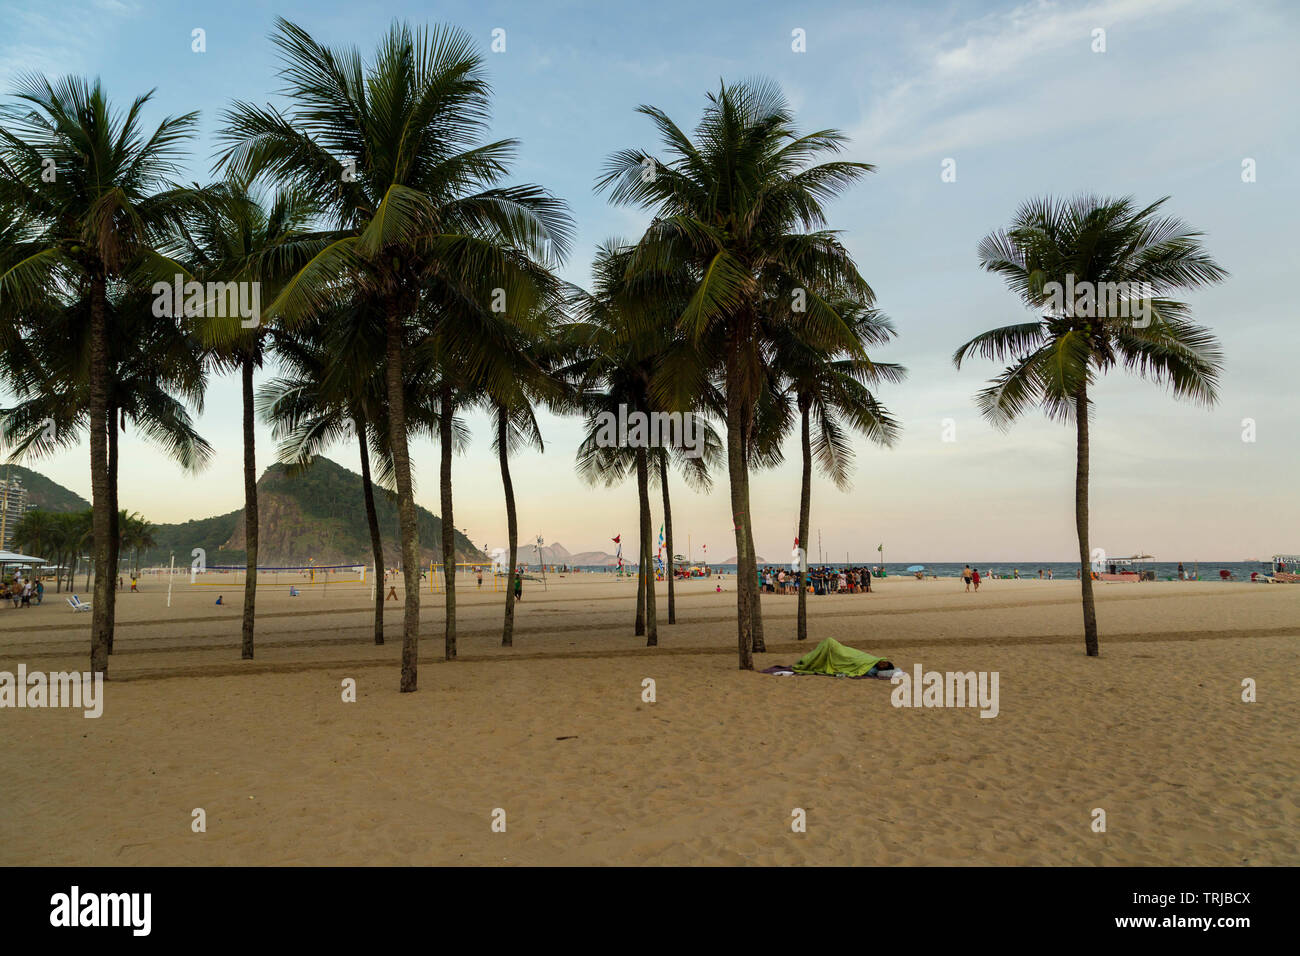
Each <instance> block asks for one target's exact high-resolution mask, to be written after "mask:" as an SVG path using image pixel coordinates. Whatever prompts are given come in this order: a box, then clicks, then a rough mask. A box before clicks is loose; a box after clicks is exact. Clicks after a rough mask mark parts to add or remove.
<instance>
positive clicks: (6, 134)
mask: <svg viewBox="0 0 1300 956" xmlns="http://www.w3.org/2000/svg"><path fill="white" fill-rule="evenodd" d="M151 95H152V94H145V95H144V96H139V97H136V98H135V99H134V100H133V101H132V103H131V105H130V107H129V108H128V109H127V110H126V112H125V113H124V114H123V113H119V112H117V111H115V110H114V109H113V107H112V104H111V103H110V101H109V98H108V96H107V95H106V94H105V92H104V90H103V87H102V86H101V85H100V83H99V81H98V80H96V81H94V82H93V83H91V82H90V81H87V80H85V79H82V78H78V77H65V78H63V79H60V80H58V81H57V82H54V83H51V82H50V81H49V80H47V79H45V78H44V77H41V76H36V75H29V76H27V77H25V78H24V79H22V80H21V81H20V82H19V84H18V87H17V90H16V91H15V97H16V99H17V102H16V103H14V104H11V105H8V106H6V107H4V108H3V110H0V208H9V209H11V210H18V211H19V212H20V215H21V217H22V219H23V221H24V222H25V223H27V224H28V225H29V227H30V229H31V234H30V235H28V236H24V237H21V238H20V240H19V241H18V243H17V244H16V245H15V246H14V247H13V248H11V249H10V250H9V251H8V254H6V255H5V256H4V258H5V260H6V265H5V268H4V271H3V272H0V313H3V312H6V311H8V310H9V308H11V307H18V308H22V307H23V306H24V305H25V304H29V303H33V302H37V301H39V300H40V299H41V298H43V297H44V295H45V294H46V293H45V290H46V289H49V288H57V289H64V290H77V296H81V295H84V296H85V297H86V298H87V299H88V303H89V308H90V336H89V341H90V363H89V370H88V376H87V377H88V395H87V399H88V410H87V413H88V417H89V429H90V477H91V495H92V502H93V514H94V522H95V536H94V537H95V558H94V561H95V568H96V578H95V595H94V600H93V602H92V603H93V604H94V609H93V611H92V612H91V613H92V622H91V655H90V656H91V670H92V671H93V672H95V673H104V674H106V673H107V672H108V653H109V647H110V645H111V642H112V634H113V611H114V602H115V597H114V591H113V586H112V579H111V577H110V573H111V561H112V557H113V552H112V548H113V541H114V539H115V534H114V532H113V525H114V521H115V517H116V513H117V502H116V495H115V494H114V488H113V487H112V484H111V479H110V461H109V458H110V447H109V445H110V433H111V432H112V428H111V427H110V425H111V423H110V415H109V387H110V380H109V373H110V368H109V365H110V358H109V356H110V342H111V341H112V340H113V339H114V338H115V337H116V336H115V335H114V334H113V333H112V332H111V331H110V328H109V325H110V321H109V314H108V313H109V310H108V300H109V288H110V286H111V285H113V284H114V283H117V282H121V281H123V280H124V279H125V278H126V277H127V276H128V274H130V273H132V272H136V273H144V274H148V275H149V276H151V277H156V276H166V275H171V274H174V273H175V272H176V271H179V269H178V268H177V267H176V266H175V264H174V263H172V262H170V261H168V260H166V259H165V257H163V256H161V255H160V254H159V250H160V249H163V248H165V247H166V243H167V242H168V237H169V236H170V235H172V234H173V231H174V229H175V228H176V227H177V225H178V224H179V222H180V221H181V220H182V219H183V218H184V216H185V215H186V213H187V212H188V211H190V210H191V209H192V208H194V206H195V204H196V202H197V199H196V196H195V194H194V192H193V191H192V190H187V189H180V188H176V187H173V186H171V185H170V183H169V182H168V180H169V179H170V177H172V176H174V175H175V174H176V173H177V172H178V163H179V161H180V159H181V156H182V147H183V145H184V143H185V141H186V140H187V139H189V138H190V137H191V136H192V135H193V133H194V129H195V125H196V114H194V113H187V114H185V115H184V116H179V117H169V118H167V119H164V120H163V121H162V122H161V123H159V124H158V126H157V127H156V128H155V129H154V131H153V132H152V133H150V134H146V133H145V131H144V129H143V128H142V125H141V118H142V117H141V114H142V112H143V110H144V108H145V106H146V105H147V104H148V102H149V99H150V97H151ZM51 170H53V171H54V175H53V176H50V175H48V173H49V172H50V171H51Z"/></svg>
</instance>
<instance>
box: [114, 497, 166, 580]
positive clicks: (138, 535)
mask: <svg viewBox="0 0 1300 956" xmlns="http://www.w3.org/2000/svg"><path fill="white" fill-rule="evenodd" d="M118 526H119V527H120V528H121V529H122V542H121V544H122V547H124V548H130V549H132V550H133V551H134V552H135V560H134V561H133V562H132V568H133V569H134V573H135V574H137V575H138V574H139V573H140V550H141V549H142V548H143V549H146V550H147V549H149V548H152V547H154V546H155V545H156V544H157V542H156V541H155V540H154V536H153V533H154V531H156V530H157V529H156V528H155V527H154V526H153V525H152V524H150V523H149V522H148V521H146V520H145V519H144V516H143V515H141V514H139V513H138V512H134V511H132V512H128V511H123V512H122V513H121V515H120V516H119V520H118Z"/></svg>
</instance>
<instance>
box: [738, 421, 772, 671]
mask: <svg viewBox="0 0 1300 956" xmlns="http://www.w3.org/2000/svg"><path fill="white" fill-rule="evenodd" d="M741 420H742V422H743V423H744V432H743V434H744V441H743V442H742V443H741V450H742V454H743V456H744V467H743V469H742V471H743V476H744V479H745V510H744V513H743V514H742V516H741V520H742V522H743V523H744V525H745V542H746V544H747V545H748V547H749V566H750V568H752V569H753V572H754V573H753V574H752V575H750V578H749V595H750V597H749V599H750V605H749V618H750V634H751V635H752V638H751V640H752V644H751V646H752V648H753V651H754V653H755V654H765V653H767V644H766V642H764V640H763V599H762V589H761V588H760V587H759V585H758V550H757V546H756V545H755V544H754V520H753V518H752V517H751V515H750V511H749V448H750V446H751V444H752V442H753V440H754V406H753V404H752V403H750V404H748V405H747V406H746V408H745V414H744V417H743V418H742V419H741Z"/></svg>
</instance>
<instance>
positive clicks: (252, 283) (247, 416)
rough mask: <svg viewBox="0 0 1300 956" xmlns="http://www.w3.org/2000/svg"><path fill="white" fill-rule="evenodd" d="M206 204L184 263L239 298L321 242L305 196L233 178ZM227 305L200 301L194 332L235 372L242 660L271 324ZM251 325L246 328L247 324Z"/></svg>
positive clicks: (265, 290)
mask: <svg viewBox="0 0 1300 956" xmlns="http://www.w3.org/2000/svg"><path fill="white" fill-rule="evenodd" d="M208 194H209V197H210V200H209V203H208V204H207V205H206V206H205V207H204V208H203V209H201V210H200V211H199V212H198V214H197V215H195V216H194V217H193V220H192V222H191V223H190V227H189V230H188V238H189V246H188V252H189V257H190V260H191V261H192V262H193V264H194V270H195V272H196V273H197V275H198V276H199V278H200V279H201V280H207V281H208V282H219V283H233V284H235V285H236V286H243V287H245V288H248V289H249V290H250V293H251V290H257V292H258V294H257V296H256V297H254V296H253V295H251V294H241V299H243V300H246V301H249V302H251V303H254V304H256V303H258V302H259V300H260V298H261V296H262V295H266V296H267V298H271V297H272V296H274V295H275V294H276V292H278V291H279V289H280V287H281V286H282V285H283V282H284V280H285V279H286V278H288V277H289V276H290V275H292V274H293V273H294V272H296V271H297V270H298V269H299V268H301V266H302V265H304V264H305V263H306V262H307V261H308V260H309V259H310V257H311V253H312V252H314V251H316V248H317V247H318V246H319V243H320V239H319V237H318V236H315V235H313V234H310V233H308V232H307V225H308V223H309V222H310V221H311V219H312V217H313V216H314V215H315V212H316V206H315V203H314V202H312V201H311V200H310V199H309V198H308V197H307V195H306V194H305V193H303V192H301V191H299V190H294V189H290V190H285V191H281V192H278V193H276V194H275V196H274V197H272V198H271V199H269V200H268V199H265V198H263V197H262V196H260V195H258V194H257V192H256V191H255V190H254V189H253V187H252V181H251V178H248V177H247V176H245V177H244V178H239V177H231V178H229V179H228V180H227V181H226V182H223V183H218V184H216V185H215V186H212V187H210V188H209V190H208ZM227 305H228V303H218V302H206V303H205V307H204V310H203V315H201V316H198V317H197V318H198V320H199V322H198V324H199V328H200V331H201V334H202V337H203V340H204V344H205V346H206V347H207V348H208V350H209V356H210V358H211V360H212V362H213V364H214V365H215V366H216V367H217V368H219V369H220V368H232V367H233V368H235V369H237V370H238V371H239V380H240V386H241V392H242V399H243V401H242V408H243V416H242V418H243V432H244V436H243V437H244V541H245V544H244V549H245V554H246V559H245V573H244V608H243V621H242V627H241V641H240V655H239V656H240V657H241V658H242V659H244V660H251V659H252V658H253V651H254V643H253V631H254V624H255V622H256V619H257V544H258V507H257V449H256V432H255V430H254V392H253V373H254V372H255V371H256V370H257V369H259V368H261V367H262V364H263V362H264V361H265V358H266V356H265V352H266V343H267V340H268V336H269V332H270V326H269V325H264V324H262V321H261V315H260V314H257V315H254V316H252V317H251V319H245V318H244V317H243V316H242V315H240V314H232V311H233V310H230V309H229V308H228V307H226V306H227ZM250 322H251V325H250V324H249V323H250Z"/></svg>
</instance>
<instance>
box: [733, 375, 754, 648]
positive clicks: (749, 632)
mask: <svg viewBox="0 0 1300 956" xmlns="http://www.w3.org/2000/svg"><path fill="white" fill-rule="evenodd" d="M728 364H729V365H730V366H731V367H730V368H728V373H729V374H728V380H729V381H728V387H727V478H728V481H729V483H730V485H731V514H732V524H733V526H734V528H735V532H736V629H737V638H738V642H739V651H740V669H741V670H743V671H752V670H753V669H754V656H753V641H754V604H755V603H757V600H758V599H757V597H756V596H755V595H754V593H753V592H754V588H753V586H752V585H753V584H754V582H755V580H756V579H757V574H758V568H757V562H756V561H754V560H751V558H750V547H749V539H748V536H747V535H748V531H747V529H748V525H747V523H746V522H745V517H746V512H747V511H749V474H748V466H747V464H746V461H745V453H744V434H743V431H742V422H743V415H744V402H743V401H742V400H741V397H740V389H739V386H738V385H737V384H736V380H737V378H738V370H737V369H736V361H735V358H734V354H733V356H732V357H731V360H730V361H729V363H728Z"/></svg>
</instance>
